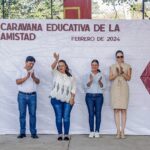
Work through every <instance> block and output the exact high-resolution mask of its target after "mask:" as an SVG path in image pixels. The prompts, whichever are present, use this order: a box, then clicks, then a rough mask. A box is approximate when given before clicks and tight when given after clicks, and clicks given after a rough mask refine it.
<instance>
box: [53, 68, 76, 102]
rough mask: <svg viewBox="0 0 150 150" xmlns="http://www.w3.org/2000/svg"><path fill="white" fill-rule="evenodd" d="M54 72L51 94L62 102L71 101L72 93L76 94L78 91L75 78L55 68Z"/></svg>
mask: <svg viewBox="0 0 150 150" xmlns="http://www.w3.org/2000/svg"><path fill="white" fill-rule="evenodd" d="M52 73H53V76H54V78H53V87H52V91H51V93H50V96H51V97H52V98H56V99H58V100H60V101H62V102H69V100H70V98H71V93H73V94H75V92H76V84H75V79H74V78H73V77H69V76H67V75H66V74H63V73H61V72H59V71H58V70H57V69H53V70H52Z"/></svg>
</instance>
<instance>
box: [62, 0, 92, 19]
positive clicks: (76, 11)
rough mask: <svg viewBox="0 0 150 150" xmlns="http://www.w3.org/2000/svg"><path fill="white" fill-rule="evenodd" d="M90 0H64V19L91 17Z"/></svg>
mask: <svg viewBox="0 0 150 150" xmlns="http://www.w3.org/2000/svg"><path fill="white" fill-rule="evenodd" d="M91 7H92V4H91V0H64V18H65V19H91V14H92V13H91V12H92V11H91V10H92V8H91Z"/></svg>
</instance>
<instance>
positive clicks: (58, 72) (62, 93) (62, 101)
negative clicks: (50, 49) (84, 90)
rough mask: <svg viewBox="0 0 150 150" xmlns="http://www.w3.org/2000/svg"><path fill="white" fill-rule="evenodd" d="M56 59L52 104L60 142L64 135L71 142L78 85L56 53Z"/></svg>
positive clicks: (53, 66)
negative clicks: (70, 129)
mask: <svg viewBox="0 0 150 150" xmlns="http://www.w3.org/2000/svg"><path fill="white" fill-rule="evenodd" d="M54 58H55V60H54V62H53V63H52V65H51V68H52V73H53V76H54V79H53V88H52V91H51V104H52V106H53V108H54V112H55V117H56V127H57V131H58V140H59V141H60V140H63V135H64V140H69V128H70V113H71V110H72V107H73V105H74V98H75V91H76V85H75V80H74V78H73V77H72V75H71V73H70V72H69V67H68V65H67V63H66V61H65V60H59V54H56V53H54ZM63 125H64V133H63Z"/></svg>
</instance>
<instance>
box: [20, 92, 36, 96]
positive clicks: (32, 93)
mask: <svg viewBox="0 0 150 150" xmlns="http://www.w3.org/2000/svg"><path fill="white" fill-rule="evenodd" d="M19 93H20V94H25V95H35V94H36V92H31V93H25V92H21V91H19Z"/></svg>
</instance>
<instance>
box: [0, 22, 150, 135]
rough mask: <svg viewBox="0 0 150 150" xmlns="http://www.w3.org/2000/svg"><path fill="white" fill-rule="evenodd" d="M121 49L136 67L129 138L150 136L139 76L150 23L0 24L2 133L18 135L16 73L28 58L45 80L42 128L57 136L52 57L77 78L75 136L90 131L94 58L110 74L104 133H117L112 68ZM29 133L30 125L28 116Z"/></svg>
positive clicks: (149, 107) (147, 101)
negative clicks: (88, 97) (87, 79)
mask: <svg viewBox="0 0 150 150" xmlns="http://www.w3.org/2000/svg"><path fill="white" fill-rule="evenodd" d="M118 49H121V50H123V51H124V53H125V61H126V62H127V63H129V64H130V65H131V66H132V70H133V73H132V79H131V81H130V82H129V86H130V100H129V107H128V117H127V127H126V133H127V134H134V135H137V134H138V135H150V117H149V116H150V95H149V92H148V91H147V89H146V88H145V86H144V84H143V82H142V80H141V79H140V76H141V75H142V73H143V71H144V69H145V68H146V66H147V64H148V63H149V61H150V21H124V20H121V21H109V20H108V21H106V20H0V70H1V73H0V134H16V133H18V132H19V112H18V103H17V92H18V90H17V85H16V84H15V79H16V72H17V70H18V69H20V68H22V67H24V63H25V58H26V56H28V55H32V56H34V57H35V58H36V60H37V61H36V65H35V68H36V69H37V71H38V73H39V77H40V80H41V83H40V85H39V86H38V91H37V92H38V107H37V130H38V133H42V134H45V133H46V134H54V133H57V131H56V127H55V115H54V111H53V108H52V106H51V104H50V99H49V94H50V90H51V86H52V75H51V68H50V64H51V63H52V62H53V53H54V52H58V53H59V54H60V58H61V59H65V60H66V61H67V63H68V64H69V67H70V68H71V70H72V73H73V75H74V76H75V77H76V79H77V94H76V103H75V105H74V108H73V110H72V113H71V129H70V132H71V133H72V134H83V133H89V125H88V112H87V107H86V103H85V92H84V89H83V82H82V77H83V76H84V75H85V74H86V73H88V72H90V63H91V60H92V59H94V58H96V59H98V60H99V62H100V69H101V70H102V72H103V73H104V74H105V76H106V80H107V88H106V90H105V92H104V105H103V110H102V122H101V133H102V134H113V133H116V129H115V124H114V117H113V111H112V108H111V106H110V95H109V94H110V85H111V83H110V81H109V80H108V74H109V67H110V66H111V65H112V64H113V63H115V52H116V50H118ZM26 123H27V131H28V133H29V126H28V124H29V121H28V115H27V122H26Z"/></svg>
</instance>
